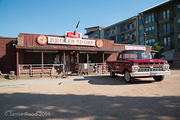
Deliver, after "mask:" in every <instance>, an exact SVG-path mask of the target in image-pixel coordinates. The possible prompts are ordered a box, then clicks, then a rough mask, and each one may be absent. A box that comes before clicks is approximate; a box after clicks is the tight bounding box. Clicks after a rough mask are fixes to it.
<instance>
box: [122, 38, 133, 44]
mask: <svg viewBox="0 0 180 120" xmlns="http://www.w3.org/2000/svg"><path fill="white" fill-rule="evenodd" d="M134 42H136V38H134V39H128V38H127V39H123V40H122V42H121V44H129V43H134Z"/></svg>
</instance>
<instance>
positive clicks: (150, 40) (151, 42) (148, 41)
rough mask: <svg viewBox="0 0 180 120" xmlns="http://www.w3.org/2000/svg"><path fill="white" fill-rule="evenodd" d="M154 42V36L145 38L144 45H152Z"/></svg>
mask: <svg viewBox="0 0 180 120" xmlns="http://www.w3.org/2000/svg"><path fill="white" fill-rule="evenodd" d="M154 43H155V39H154V38H152V39H148V40H146V45H151V46H153V45H154Z"/></svg>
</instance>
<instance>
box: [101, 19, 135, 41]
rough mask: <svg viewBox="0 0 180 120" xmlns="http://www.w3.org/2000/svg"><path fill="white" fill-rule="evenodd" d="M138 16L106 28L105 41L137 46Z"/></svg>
mask: <svg viewBox="0 0 180 120" xmlns="http://www.w3.org/2000/svg"><path fill="white" fill-rule="evenodd" d="M137 27H138V24H137V16H134V17H131V18H129V19H127V20H124V21H121V22H119V23H116V24H113V25H111V26H108V27H105V28H104V39H110V40H114V42H115V43H120V44H137V39H138V38H137V37H138V33H137V32H138V31H137Z"/></svg>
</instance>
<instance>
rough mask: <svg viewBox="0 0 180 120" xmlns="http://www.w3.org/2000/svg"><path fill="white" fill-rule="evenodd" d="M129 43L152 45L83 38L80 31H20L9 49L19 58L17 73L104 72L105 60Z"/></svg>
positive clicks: (141, 47)
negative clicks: (29, 32) (32, 32)
mask: <svg viewBox="0 0 180 120" xmlns="http://www.w3.org/2000/svg"><path fill="white" fill-rule="evenodd" d="M78 35H79V36H78ZM0 40H1V41H2V40H3V39H0ZM1 46H6V45H5V44H1ZM127 46H129V47H131V48H132V47H136V48H140V49H145V50H147V51H148V52H150V47H149V46H146V47H145V46H134V45H125V44H114V41H113V40H102V39H88V38H82V37H81V35H80V34H78V33H76V34H74V35H73V34H72V33H70V34H66V36H59V35H42V34H26V33H20V34H19V35H18V38H17V44H16V45H15V46H14V47H13V45H12V48H13V50H12V49H11V50H10V49H9V52H10V53H11V54H13V55H15V56H16V59H15V58H10V57H9V59H8V61H10V60H12V61H15V62H16V65H11V66H16V70H15V71H16V74H17V76H39V75H40V76H53V75H59V74H61V73H64V72H85V73H92V72H105V71H106V62H107V61H114V60H116V56H117V53H118V52H120V51H121V50H124V49H125V48H126V47H127ZM4 54H5V53H4ZM1 59H2V58H0V60H1ZM1 69H4V67H1ZM12 70H13V69H12Z"/></svg>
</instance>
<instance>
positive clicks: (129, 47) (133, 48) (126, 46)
mask: <svg viewBox="0 0 180 120" xmlns="http://www.w3.org/2000/svg"><path fill="white" fill-rule="evenodd" d="M125 50H146V47H145V46H130V45H125Z"/></svg>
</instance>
